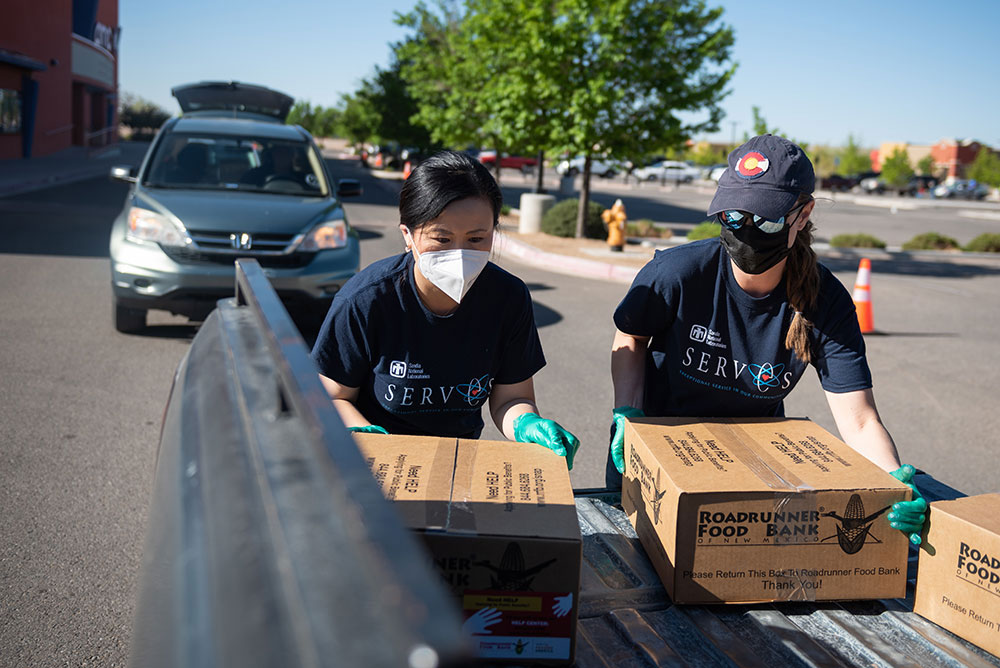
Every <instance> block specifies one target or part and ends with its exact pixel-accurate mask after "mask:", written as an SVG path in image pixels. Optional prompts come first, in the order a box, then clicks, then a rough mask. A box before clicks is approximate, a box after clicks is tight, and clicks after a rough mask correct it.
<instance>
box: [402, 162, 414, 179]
mask: <svg viewBox="0 0 1000 668" xmlns="http://www.w3.org/2000/svg"><path fill="white" fill-rule="evenodd" d="M412 171H413V165H411V164H410V161H409V160H407V161H406V164H405V165H403V180H404V181H405V180H406V179H408V178H410V172H412Z"/></svg>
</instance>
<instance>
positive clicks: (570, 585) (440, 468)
mask: <svg viewBox="0 0 1000 668" xmlns="http://www.w3.org/2000/svg"><path fill="white" fill-rule="evenodd" d="M355 440H356V441H357V442H358V445H359V447H360V448H361V452H362V454H363V455H364V456H365V458H366V459H367V460H368V464H369V467H370V468H371V470H372V473H373V474H374V475H375V478H376V480H377V481H378V482H379V484H380V485H381V487H382V491H383V492H384V493H385V495H386V497H387V498H388V499H390V500H392V501H393V502H394V503H395V504H396V507H397V509H398V510H399V513H400V516H401V517H402V518H403V521H404V522H405V523H406V524H407V525H408V526H409V527H410V528H412V529H414V530H415V531H418V532H419V533H420V534H421V537H422V538H423V540H424V542H425V543H426V545H427V547H428V548H429V549H430V553H431V556H432V559H433V565H434V567H435V568H436V569H437V571H438V572H439V573H440V574H441V577H442V578H443V579H444V581H445V583H446V584H447V585H448V586H449V587H450V588H451V590H452V592H453V593H454V594H455V596H456V597H457V598H458V600H459V602H460V605H461V608H462V612H463V615H464V617H465V620H466V622H465V628H466V630H467V631H468V632H469V633H470V634H471V635H472V637H473V640H474V641H475V650H476V651H477V653H478V655H479V656H480V657H484V658H489V659H492V660H508V659H510V660H516V661H519V662H532V663H546V662H552V663H568V662H571V661H572V660H573V658H574V652H575V649H576V620H577V608H578V602H579V597H580V561H581V557H582V551H581V550H582V547H581V546H582V541H581V538H580V526H579V523H578V520H577V516H576V506H575V503H574V501H573V488H572V485H571V483H570V479H569V472H568V471H567V470H566V461H565V459H563V458H562V457H559V456H557V455H555V454H554V453H552V452H551V451H549V450H547V449H545V448H543V447H540V446H533V445H528V444H523V443H510V442H492V441H470V440H456V439H445V438H432V437H419V436H382V435H376V434H371V435H362V434H357V435H355ZM477 632H478V633H477Z"/></svg>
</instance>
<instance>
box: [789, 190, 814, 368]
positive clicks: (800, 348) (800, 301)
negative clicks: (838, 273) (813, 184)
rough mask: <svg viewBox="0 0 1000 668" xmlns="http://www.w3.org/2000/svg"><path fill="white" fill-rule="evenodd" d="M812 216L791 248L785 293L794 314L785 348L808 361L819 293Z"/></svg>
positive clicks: (807, 198)
mask: <svg viewBox="0 0 1000 668" xmlns="http://www.w3.org/2000/svg"><path fill="white" fill-rule="evenodd" d="M810 199H811V196H810V195H807V194H803V195H802V196H801V197H800V198H799V202H798V203H803V202H808V201H809V200H810ZM814 229H815V227H814V226H813V223H812V220H811V219H810V220H808V221H806V224H805V226H804V227H803V228H802V229H801V230H799V232H798V234H796V235H795V243H794V244H793V245H792V248H791V249H790V250H789V251H788V264H786V265H785V293H786V294H787V295H788V305H789V306H791V308H792V311H793V312H794V315H793V316H792V321H791V323H790V324H789V325H788V334H786V335H785V348H787V349H788V350H791V351H792V352H794V353H795V356H796V357H798V358H799V359H800V360H802V361H803V362H805V363H807V364H808V363H809V362H811V361H812V346H811V343H810V336H809V335H810V334H811V333H812V328H813V324H812V322H810V321H809V319H808V318H806V315H805V314H806V313H810V312H812V310H813V309H814V308H815V306H816V299H817V297H818V296H819V267H818V266H817V264H816V253H815V252H814V251H813V249H812V241H813V230H814Z"/></svg>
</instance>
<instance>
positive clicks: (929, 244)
mask: <svg viewBox="0 0 1000 668" xmlns="http://www.w3.org/2000/svg"><path fill="white" fill-rule="evenodd" d="M959 248H960V246H959V245H958V242H957V241H955V240H954V239H952V238H951V237H946V236H944V235H943V234H938V233H937V232H925V233H923V234H918V235H917V236H915V237H913V238H912V239H910V240H909V241H907V242H906V243H905V244H903V250H959Z"/></svg>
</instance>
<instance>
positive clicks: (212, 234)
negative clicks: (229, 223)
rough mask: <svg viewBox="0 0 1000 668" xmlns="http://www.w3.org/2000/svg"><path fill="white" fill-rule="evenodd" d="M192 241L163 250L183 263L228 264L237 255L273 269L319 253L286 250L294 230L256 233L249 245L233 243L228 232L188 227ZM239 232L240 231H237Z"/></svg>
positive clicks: (296, 264)
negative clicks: (290, 231)
mask: <svg viewBox="0 0 1000 668" xmlns="http://www.w3.org/2000/svg"><path fill="white" fill-rule="evenodd" d="M188 234H189V235H190V237H191V241H192V242H193V243H192V244H190V245H188V246H184V247H171V246H163V247H162V248H163V252H164V253H166V254H167V256H168V257H169V258H170V259H171V260H173V261H174V262H178V263H180V264H199V263H208V264H228V265H232V264H233V262H235V261H236V258H238V257H251V258H254V259H255V260H257V261H258V262H259V263H260V266H262V267H266V268H271V269H296V268H299V267H304V266H306V265H307V264H309V263H310V262H312V260H313V257H315V255H316V253H294V252H293V253H286V252H285V251H286V249H287V248H288V247H289V246H290V245H291V243H292V242H293V241H294V239H295V236H296V235H294V234H255V235H253V237H252V243H251V247H250V248H249V249H237V248H234V247H233V241H232V239H231V238H230V237H231V234H230V233H229V232H216V231H206V230H188ZM235 234H237V235H238V234H239V233H235Z"/></svg>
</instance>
